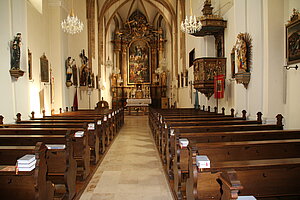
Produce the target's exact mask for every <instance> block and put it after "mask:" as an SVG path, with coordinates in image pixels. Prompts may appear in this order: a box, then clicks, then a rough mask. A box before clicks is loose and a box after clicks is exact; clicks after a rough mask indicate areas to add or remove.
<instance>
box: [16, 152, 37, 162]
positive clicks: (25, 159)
mask: <svg viewBox="0 0 300 200" xmlns="http://www.w3.org/2000/svg"><path fill="white" fill-rule="evenodd" d="M34 160H35V155H34V154H26V155H25V156H23V157H21V158H19V159H18V160H17V163H18V164H20V163H22V164H29V163H31V162H33V161H34Z"/></svg>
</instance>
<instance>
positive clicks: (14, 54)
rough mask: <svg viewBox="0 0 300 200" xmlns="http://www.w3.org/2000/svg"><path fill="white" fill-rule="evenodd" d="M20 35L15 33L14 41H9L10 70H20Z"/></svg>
mask: <svg viewBox="0 0 300 200" xmlns="http://www.w3.org/2000/svg"><path fill="white" fill-rule="evenodd" d="M21 40H22V38H21V33H17V35H16V36H15V37H14V40H13V41H11V46H10V53H11V61H10V64H11V69H20V58H21Z"/></svg>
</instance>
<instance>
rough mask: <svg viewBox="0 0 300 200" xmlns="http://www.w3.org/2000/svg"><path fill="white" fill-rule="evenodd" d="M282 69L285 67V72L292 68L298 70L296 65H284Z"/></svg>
mask: <svg viewBox="0 0 300 200" xmlns="http://www.w3.org/2000/svg"><path fill="white" fill-rule="evenodd" d="M283 67H285V68H286V70H289V69H292V68H294V69H296V70H297V69H298V68H299V67H298V65H296V66H288V65H285V66H283Z"/></svg>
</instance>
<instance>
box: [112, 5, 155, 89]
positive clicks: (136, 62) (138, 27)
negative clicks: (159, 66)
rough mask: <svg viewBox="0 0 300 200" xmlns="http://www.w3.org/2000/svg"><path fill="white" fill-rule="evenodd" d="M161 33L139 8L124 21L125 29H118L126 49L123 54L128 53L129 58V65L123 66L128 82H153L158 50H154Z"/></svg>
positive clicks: (124, 75)
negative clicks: (152, 76) (152, 77)
mask: <svg viewBox="0 0 300 200" xmlns="http://www.w3.org/2000/svg"><path fill="white" fill-rule="evenodd" d="M159 35H160V33H159V32H158V31H155V30H154V29H153V27H152V25H150V24H149V23H148V21H147V18H146V17H145V15H143V14H142V13H141V12H140V11H139V10H136V11H135V12H133V13H132V15H131V16H130V17H129V19H128V21H127V22H125V23H124V29H122V30H120V31H118V37H120V38H121V41H122V47H123V48H122V49H123V50H125V49H126V51H123V54H126V55H127V59H128V62H127V63H128V64H127V66H122V67H123V69H124V70H123V72H124V73H127V74H122V75H123V77H124V78H125V77H127V79H123V80H127V84H140V83H143V84H151V75H152V74H153V72H154V70H155V69H156V66H155V63H156V62H155V56H156V51H155V52H153V50H156V43H157V41H158V38H159ZM116 39H117V38H115V41H116ZM123 59H124V58H123ZM126 68H127V70H126ZM125 86H126V85H125Z"/></svg>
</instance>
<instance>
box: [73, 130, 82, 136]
mask: <svg viewBox="0 0 300 200" xmlns="http://www.w3.org/2000/svg"><path fill="white" fill-rule="evenodd" d="M83 135H84V131H76V132H75V134H74V136H75V137H83Z"/></svg>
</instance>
